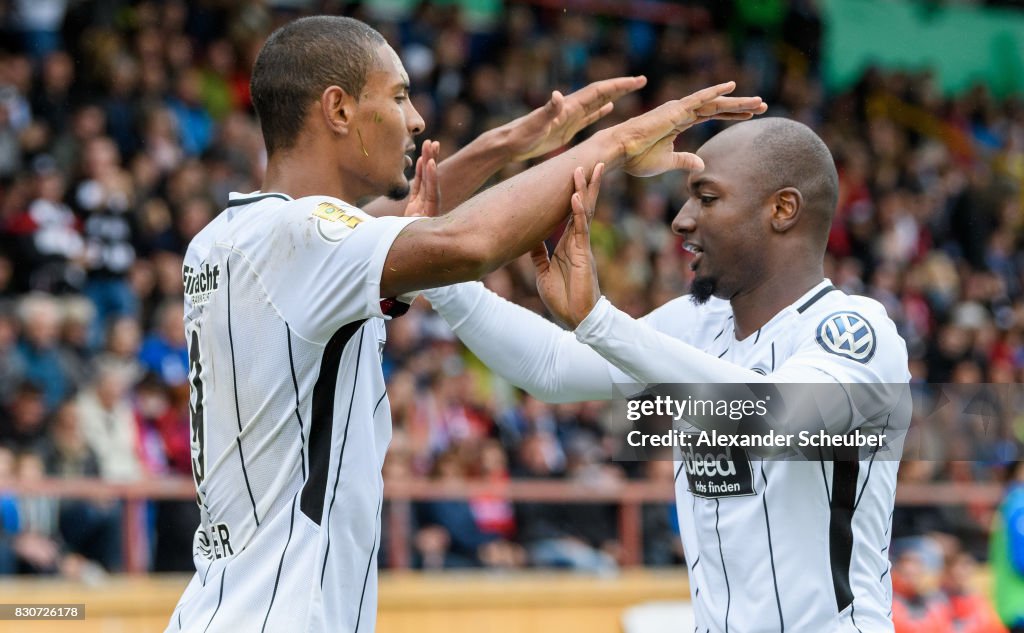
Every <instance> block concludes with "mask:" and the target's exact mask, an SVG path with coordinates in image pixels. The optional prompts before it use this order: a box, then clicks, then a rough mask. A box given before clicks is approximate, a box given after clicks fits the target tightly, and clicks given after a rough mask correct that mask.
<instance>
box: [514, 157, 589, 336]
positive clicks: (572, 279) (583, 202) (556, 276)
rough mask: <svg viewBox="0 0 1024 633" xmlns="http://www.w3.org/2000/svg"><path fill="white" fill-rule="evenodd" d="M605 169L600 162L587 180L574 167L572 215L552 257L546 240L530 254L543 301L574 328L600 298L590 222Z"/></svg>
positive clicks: (556, 315)
mask: <svg viewBox="0 0 1024 633" xmlns="http://www.w3.org/2000/svg"><path fill="white" fill-rule="evenodd" d="M603 172H604V163H598V164H597V165H596V166H595V167H594V172H593V174H591V176H590V181H589V182H587V179H586V176H585V174H584V172H583V168H582V167H577V168H576V169H575V170H574V172H573V186H574V188H575V192H574V193H573V194H572V198H571V199H570V206H571V207H572V214H571V215H570V217H569V222H568V224H567V225H566V227H565V231H564V232H563V233H562V237H561V238H560V239H559V240H558V244H557V245H556V246H555V250H554V252H552V254H551V255H550V256H549V255H548V250H547V246H545V244H544V242H541V243H540V244H539V245H537V246H536V247H535V248H534V249H533V251H531V253H530V257H531V259H532V260H533V265H534V266H535V267H536V269H537V291H538V293H539V294H540V298H541V300H542V301H543V302H544V305H545V306H546V307H547V309H548V310H549V311H550V312H551V314H552V315H553V316H554V317H555V318H556V319H558V320H559V321H561V322H562V323H564V324H565V325H567V326H569V327H571V328H575V327H576V326H577V325H579V323H580V322H581V321H582V320H583V319H585V318H586V316H587V315H588V314H590V311H591V310H593V308H594V304H596V303H597V300H598V299H600V298H601V288H600V287H599V286H598V282H597V262H596V260H595V259H594V252H593V250H592V249H591V247H590V221H591V220H592V219H593V218H594V209H595V208H596V206H597V194H598V192H600V190H601V174H602V173H603Z"/></svg>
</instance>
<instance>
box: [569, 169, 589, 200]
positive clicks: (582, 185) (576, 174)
mask: <svg viewBox="0 0 1024 633" xmlns="http://www.w3.org/2000/svg"><path fill="white" fill-rule="evenodd" d="M572 182H573V185H574V186H575V187H576V193H578V194H580V195H581V196H582V195H583V194H585V193H586V192H587V177H586V175H585V174H584V173H583V168H582V167H577V168H576V169H574V170H573V172H572Z"/></svg>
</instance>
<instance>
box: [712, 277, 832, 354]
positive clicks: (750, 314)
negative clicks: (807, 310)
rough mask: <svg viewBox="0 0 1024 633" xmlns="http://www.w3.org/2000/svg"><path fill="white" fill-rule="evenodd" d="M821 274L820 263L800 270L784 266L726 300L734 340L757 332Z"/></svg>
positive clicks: (817, 280) (815, 282)
mask: <svg viewBox="0 0 1024 633" xmlns="http://www.w3.org/2000/svg"><path fill="white" fill-rule="evenodd" d="M824 278H825V274H824V270H823V269H822V267H821V266H817V267H814V268H809V269H807V270H805V271H804V272H799V273H794V272H793V271H792V270H787V271H785V272H784V273H779V274H775V275H770V276H768V277H767V278H766V279H763V280H762V281H761V283H759V284H758V285H757V286H755V287H754V288H752V289H751V290H749V291H747V292H741V293H737V294H736V295H734V296H733V297H732V298H731V299H730V300H729V303H730V304H731V305H732V313H733V323H734V324H735V332H734V334H735V336H736V340H739V341H742V340H743V339H745V338H747V337H748V336H750V335H751V334H753V333H755V332H757V331H758V330H759V329H761V328H762V327H764V325H765V324H766V323H768V322H769V321H771V320H772V318H774V317H775V315H776V314H778V313H779V312H782V311H783V310H785V309H786V307H787V306H789V305H791V304H792V303H794V302H795V301H796V300H797V299H799V298H800V297H802V296H803V295H804V294H806V293H807V291H808V290H810V289H811V288H813V287H814V286H816V285H818V284H819V283H821V280H822V279H824Z"/></svg>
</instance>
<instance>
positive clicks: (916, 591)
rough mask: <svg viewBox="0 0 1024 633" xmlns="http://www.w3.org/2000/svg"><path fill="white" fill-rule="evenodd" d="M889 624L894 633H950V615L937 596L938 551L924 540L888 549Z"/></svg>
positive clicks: (907, 542)
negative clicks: (889, 561)
mask: <svg viewBox="0 0 1024 633" xmlns="http://www.w3.org/2000/svg"><path fill="white" fill-rule="evenodd" d="M892 550H893V556H894V559H895V562H894V563H893V566H892V592H893V600H892V621H893V624H894V625H895V627H896V633H953V632H954V631H955V630H956V629H954V627H953V612H952V609H951V608H950V605H949V603H948V602H947V600H946V598H945V596H943V595H942V594H941V593H940V592H939V580H940V576H941V573H942V548H941V547H940V546H939V544H938V543H937V542H936V541H934V540H933V539H930V538H928V537H919V538H914V539H904V540H902V541H896V542H894V543H893V546H892Z"/></svg>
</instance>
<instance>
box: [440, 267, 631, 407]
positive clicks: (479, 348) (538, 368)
mask: <svg viewBox="0 0 1024 633" xmlns="http://www.w3.org/2000/svg"><path fill="white" fill-rule="evenodd" d="M424 296H425V297H426V298H427V299H428V300H429V301H430V302H431V305H433V307H434V310H435V311H436V312H437V313H438V314H440V315H441V316H442V317H443V318H444V319H445V321H447V322H448V325H449V326H450V327H451V328H452V330H453V331H454V332H455V334H456V335H457V336H458V337H459V339H460V340H461V341H462V342H463V343H464V344H465V345H466V347H468V348H469V350H470V351H471V352H473V354H475V355H476V356H477V358H479V359H480V360H482V361H483V362H484V364H486V365H487V366H488V367H489V368H491V370H493V371H494V372H496V373H497V374H499V375H500V376H502V377H503V378H505V379H506V380H508V381H509V382H511V383H512V384H514V385H516V386H517V387H520V388H521V389H524V390H526V391H527V392H528V393H530V395H532V396H534V397H535V398H537V399H539V400H542V401H544V402H578V401H580V400H606V399H609V398H614V397H616V396H617V395H621V393H619V392H620V391H621V390H622V389H628V386H626V387H623V386H622V385H623V384H624V383H632V382H634V381H632V380H631V379H630V378H629V377H627V376H626V375H625V374H623V373H622V372H621V371H620V370H619V369H618V368H616V367H614V366H613V365H611V364H610V363H609V362H608V361H606V360H605V359H603V358H601V356H600V355H598V354H597V353H596V352H595V351H594V350H592V349H590V348H589V347H587V346H586V345H583V344H581V343H579V342H578V341H576V339H575V337H574V336H573V334H572V333H571V332H567V331H565V330H563V329H562V328H560V327H558V326H557V325H555V324H554V323H552V322H550V321H548V320H546V319H544V318H543V317H541V316H539V315H537V314H534V313H533V312H531V311H529V310H527V309H526V308H524V307H522V306H519V305H516V304H514V303H511V302H509V301H506V300H505V299H502V298H501V297H499V296H498V295H496V294H494V293H493V292H491V291H490V290H488V289H487V288H486V287H484V285H483V284H481V283H479V282H470V283H463V284H456V285H453V286H446V287H443V288H434V289H432V290H428V291H425V292H424Z"/></svg>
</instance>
